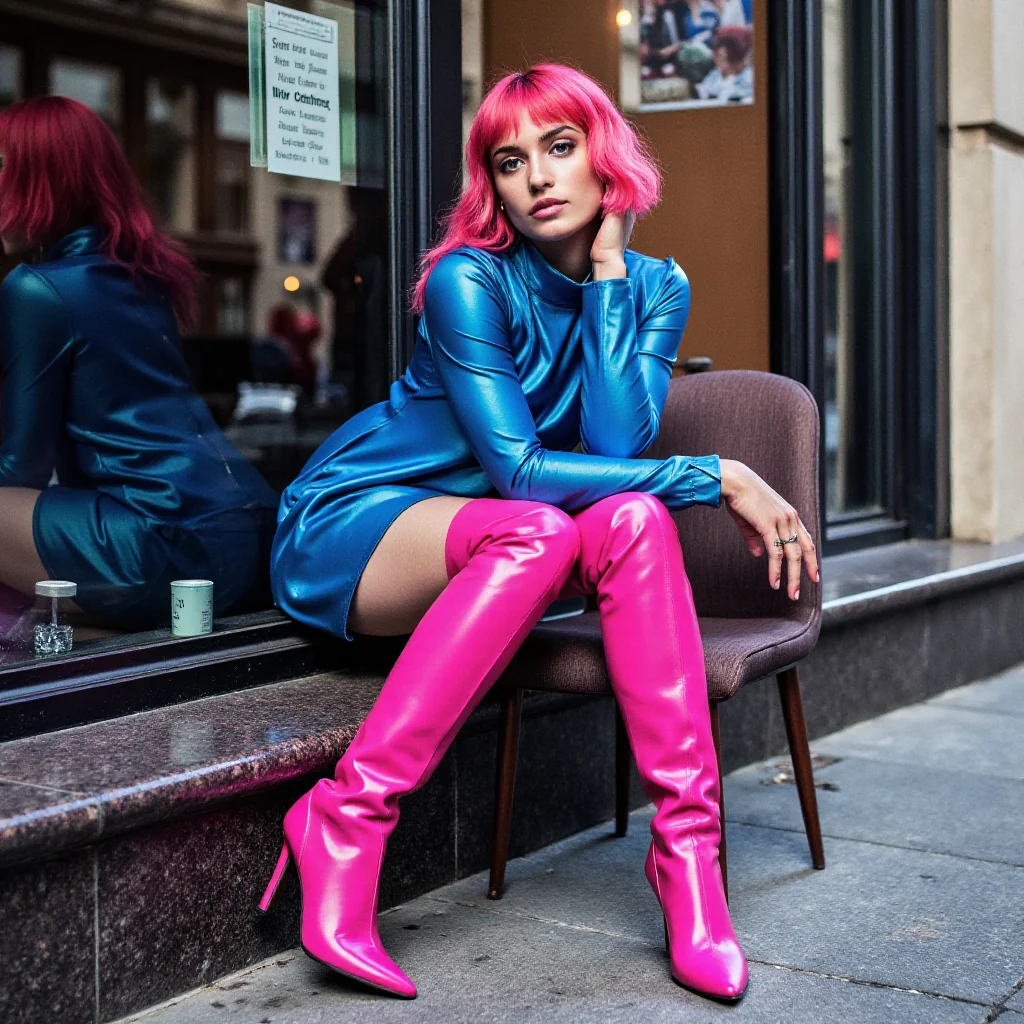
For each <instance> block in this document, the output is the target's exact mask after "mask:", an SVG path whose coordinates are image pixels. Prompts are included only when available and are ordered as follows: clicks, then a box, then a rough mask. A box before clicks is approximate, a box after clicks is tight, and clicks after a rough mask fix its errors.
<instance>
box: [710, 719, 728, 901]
mask: <svg viewBox="0 0 1024 1024" xmlns="http://www.w3.org/2000/svg"><path fill="white" fill-rule="evenodd" d="M711 738H712V739H713V740H714V741H715V758H716V760H717V761H718V779H719V784H718V789H719V797H718V814H719V818H720V819H721V830H722V839H721V842H720V843H719V844H718V863H719V865H720V866H721V868H722V888H723V889H724V890H725V902H726V903H728V902H729V860H728V857H727V856H726V851H725V781H724V779H723V778H722V736H721V733H720V732H719V730H718V704H717V703H713V704H712V705H711Z"/></svg>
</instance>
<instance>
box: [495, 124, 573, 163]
mask: <svg viewBox="0 0 1024 1024" xmlns="http://www.w3.org/2000/svg"><path fill="white" fill-rule="evenodd" d="M575 131H576V129H575V128H573V126H572V125H571V124H560V125H559V126H558V127H557V128H551V129H549V130H548V131H546V132H545V133H544V134H543V135H542V136H541V137H540V141H541V142H547V141H548V139H551V138H554V136H556V135H559V134H560V133H562V132H575ZM577 134H579V133H578V132H577ZM518 152H520V149H519V147H518V146H499V147H498V149H496V150H495V151H494V152H493V153H492V154H491V159H492V160H493V159H494V158H495V157H496V156H498V155H500V154H501V153H518Z"/></svg>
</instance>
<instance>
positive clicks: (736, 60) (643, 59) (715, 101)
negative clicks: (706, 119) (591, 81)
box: [619, 0, 754, 111]
mask: <svg viewBox="0 0 1024 1024" xmlns="http://www.w3.org/2000/svg"><path fill="white" fill-rule="evenodd" d="M627 10H628V9H627ZM629 13H630V14H631V16H630V17H629V18H625V17H620V19H619V24H620V33H621V53H622V69H621V70H622V74H621V79H620V80H621V82H622V90H621V91H622V95H621V101H622V105H623V107H624V108H625V109H627V110H637V111H650V110H681V109H686V108H688V107H710V106H724V105H727V104H730V103H752V102H753V101H754V54H753V43H754V27H753V0H638V2H637V4H636V5H635V7H634V8H633V10H632V11H631V12H629Z"/></svg>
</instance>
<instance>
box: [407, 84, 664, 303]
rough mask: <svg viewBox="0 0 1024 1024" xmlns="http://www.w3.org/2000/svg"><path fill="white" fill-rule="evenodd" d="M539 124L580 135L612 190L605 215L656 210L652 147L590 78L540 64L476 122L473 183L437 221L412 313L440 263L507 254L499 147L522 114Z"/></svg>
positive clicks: (496, 93)
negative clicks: (471, 253) (494, 162)
mask: <svg viewBox="0 0 1024 1024" xmlns="http://www.w3.org/2000/svg"><path fill="white" fill-rule="evenodd" d="M524 113H525V114H526V115H527V117H529V119H530V120H531V121H532V122H533V123H534V124H536V125H542V124H548V123H550V122H552V121H564V122H567V123H571V124H573V125H574V126H576V127H578V128H580V129H582V130H583V132H585V133H586V136H587V155H588V157H589V159H590V165H591V167H593V169H594V173H595V174H596V175H597V176H598V178H600V180H601V181H602V182H604V183H605V185H606V186H607V188H606V191H605V194H604V199H603V200H602V202H601V209H602V210H603V211H604V212H606V213H608V212H611V213H625V212H626V211H627V210H632V211H633V213H634V214H635V215H636V216H637V217H642V216H643V215H644V214H645V213H647V212H649V211H650V210H651V209H653V208H654V207H655V206H656V205H657V202H658V198H659V194H660V189H661V174H660V172H659V170H658V167H657V164H656V163H655V162H654V158H653V156H652V155H651V153H650V150H649V148H648V146H647V144H646V143H645V142H644V141H643V140H642V139H641V138H640V137H639V136H638V135H637V133H636V130H635V129H634V128H633V127H632V126H631V125H630V124H629V123H628V122H627V121H626V119H625V118H624V117H623V116H622V114H620V113H619V111H618V108H617V107H616V106H615V104H614V103H613V102H612V101H611V100H610V99H609V98H608V96H607V94H606V93H605V91H604V90H603V89H602V88H601V86H600V85H598V84H597V82H595V81H594V79H592V78H591V77H590V76H589V75H585V74H584V73H583V72H582V71H579V70H577V69H576V68H570V67H565V66H564V65H561V64H537V65H535V66H534V67H532V68H530V70H529V71H521V72H514V73H513V74H510V75H506V76H505V77H504V78H502V79H501V80H500V81H499V82H497V83H496V84H495V85H494V86H492V88H491V89H490V91H489V92H488V93H487V95H486V96H485V97H484V100H483V103H481V104H480V109H479V110H478V111H477V112H476V117H474V118H473V124H472V127H471V128H470V130H469V139H468V140H467V142H466V163H467V165H468V167H469V183H468V184H467V185H466V188H465V190H464V191H463V193H462V195H461V196H460V197H459V199H458V201H457V202H456V203H455V205H454V206H453V207H452V209H451V210H450V211H449V212H448V213H446V214H444V215H442V216H441V217H440V218H439V221H440V226H441V231H440V234H439V237H438V241H437V242H436V243H435V244H434V246H433V247H432V248H430V249H428V250H427V251H426V252H425V253H423V255H422V256H421V257H420V261H419V267H418V279H417V281H416V282H415V284H414V285H413V287H412V290H411V306H412V311H413V312H414V313H422V312H423V293H424V290H425V289H426V285H427V278H428V277H429V276H430V272H431V270H433V268H434V267H435V266H436V264H437V261H438V260H440V259H441V257H442V256H444V255H445V254H446V253H449V252H451V251H452V250H453V249H458V248H461V247H462V246H472V247H474V248H477V249H486V250H487V251H488V252H504V251H505V250H506V249H509V248H510V247H511V246H512V245H513V243H514V242H515V241H516V231H515V229H514V228H513V227H512V225H511V224H510V223H509V221H508V220H507V218H505V217H504V216H502V214H501V211H500V210H499V208H498V197H497V195H496V193H495V189H494V181H493V178H492V176H491V161H490V153H491V150H492V148H493V147H494V146H496V145H497V144H498V143H499V142H501V141H503V140H504V139H506V138H507V137H508V136H509V135H514V134H515V133H516V132H517V131H518V130H519V122H520V118H521V116H522V115H523V114H524Z"/></svg>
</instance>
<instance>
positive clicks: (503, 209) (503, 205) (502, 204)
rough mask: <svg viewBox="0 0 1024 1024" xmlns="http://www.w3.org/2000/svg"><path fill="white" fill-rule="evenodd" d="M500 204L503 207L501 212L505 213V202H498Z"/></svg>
mask: <svg viewBox="0 0 1024 1024" xmlns="http://www.w3.org/2000/svg"><path fill="white" fill-rule="evenodd" d="M498 205H499V206H500V207H501V212H502V213H504V212H505V204H504V203H498Z"/></svg>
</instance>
